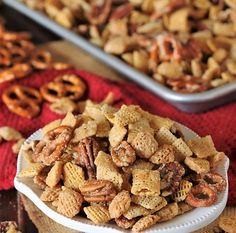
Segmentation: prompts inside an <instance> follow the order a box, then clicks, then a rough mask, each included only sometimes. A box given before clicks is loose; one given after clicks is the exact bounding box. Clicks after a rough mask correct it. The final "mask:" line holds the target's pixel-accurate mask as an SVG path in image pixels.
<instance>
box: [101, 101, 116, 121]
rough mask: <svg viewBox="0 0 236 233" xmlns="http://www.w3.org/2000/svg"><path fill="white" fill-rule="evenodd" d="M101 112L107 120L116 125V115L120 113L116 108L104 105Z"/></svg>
mask: <svg viewBox="0 0 236 233" xmlns="http://www.w3.org/2000/svg"><path fill="white" fill-rule="evenodd" d="M101 111H102V113H103V114H104V116H105V117H106V119H107V120H108V121H109V122H110V123H112V124H114V119H115V113H116V112H117V111H118V110H117V109H116V108H114V107H111V106H110V105H107V104H103V105H102V107H101Z"/></svg>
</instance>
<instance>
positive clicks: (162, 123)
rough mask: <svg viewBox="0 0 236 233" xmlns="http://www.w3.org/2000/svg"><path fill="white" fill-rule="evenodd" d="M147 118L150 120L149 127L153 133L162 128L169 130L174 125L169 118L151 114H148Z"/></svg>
mask: <svg viewBox="0 0 236 233" xmlns="http://www.w3.org/2000/svg"><path fill="white" fill-rule="evenodd" d="M149 118H150V125H151V127H152V128H153V129H154V131H155V132H157V131H159V130H160V129H161V128H162V127H164V128H166V129H168V130H170V129H171V128H172V127H173V125H174V121H172V120H171V119H169V118H165V117H160V116H156V115H152V114H150V116H149Z"/></svg>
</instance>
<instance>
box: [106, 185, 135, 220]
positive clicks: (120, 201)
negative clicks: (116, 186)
mask: <svg viewBox="0 0 236 233" xmlns="http://www.w3.org/2000/svg"><path fill="white" fill-rule="evenodd" d="M130 203H131V198H130V195H129V192H128V191H125V190H123V191H121V192H119V193H118V194H117V195H116V196H115V197H114V199H113V200H112V201H111V203H110V205H109V213H110V216H111V218H119V217H120V216H121V215H122V214H124V213H125V212H127V211H128V209H129V207H130Z"/></svg>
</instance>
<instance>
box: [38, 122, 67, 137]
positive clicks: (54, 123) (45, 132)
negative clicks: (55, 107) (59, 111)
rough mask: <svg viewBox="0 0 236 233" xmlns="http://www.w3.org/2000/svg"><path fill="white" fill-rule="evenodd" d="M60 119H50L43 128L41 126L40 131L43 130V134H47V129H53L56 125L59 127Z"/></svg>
mask: <svg viewBox="0 0 236 233" xmlns="http://www.w3.org/2000/svg"><path fill="white" fill-rule="evenodd" d="M61 121H62V120H61V119H58V120H55V121H52V122H50V123H48V124H47V125H45V126H44V127H43V128H42V131H43V135H45V134H47V133H48V132H49V131H51V130H53V129H56V128H57V127H59V126H60V125H61Z"/></svg>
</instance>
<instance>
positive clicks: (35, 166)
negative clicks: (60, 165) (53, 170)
mask: <svg viewBox="0 0 236 233" xmlns="http://www.w3.org/2000/svg"><path fill="white" fill-rule="evenodd" d="M44 167H45V165H43V164H42V163H31V164H30V165H29V167H27V168H24V169H22V170H21V171H20V173H19V174H18V176H19V177H34V176H36V175H38V174H39V173H40V172H41V171H42V170H43V168H44Z"/></svg>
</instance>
